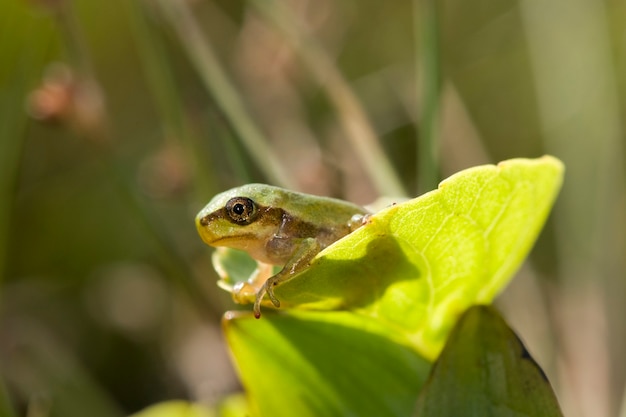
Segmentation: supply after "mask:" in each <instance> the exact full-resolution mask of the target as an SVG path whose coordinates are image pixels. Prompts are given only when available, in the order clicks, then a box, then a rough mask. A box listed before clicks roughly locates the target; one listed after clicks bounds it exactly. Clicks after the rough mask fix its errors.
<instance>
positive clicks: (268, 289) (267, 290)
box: [253, 275, 280, 319]
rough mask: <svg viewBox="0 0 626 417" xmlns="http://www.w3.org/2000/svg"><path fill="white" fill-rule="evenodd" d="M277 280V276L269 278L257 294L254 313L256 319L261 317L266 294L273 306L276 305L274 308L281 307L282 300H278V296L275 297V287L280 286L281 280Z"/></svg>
mask: <svg viewBox="0 0 626 417" xmlns="http://www.w3.org/2000/svg"><path fill="white" fill-rule="evenodd" d="M277 278H278V277H277V276H276V275H274V276H273V277H270V278H268V279H267V281H265V284H263V286H262V287H261V288H260V289H259V291H257V293H256V300H255V301H254V308H253V311H254V317H256V318H257V319H258V318H260V317H261V301H263V297H265V294H267V296H268V297H269V299H270V301H271V302H272V304H274V307H276V308H279V307H280V300H278V298H276V296H275V295H274V285H276V284H278V282H279V279H277Z"/></svg>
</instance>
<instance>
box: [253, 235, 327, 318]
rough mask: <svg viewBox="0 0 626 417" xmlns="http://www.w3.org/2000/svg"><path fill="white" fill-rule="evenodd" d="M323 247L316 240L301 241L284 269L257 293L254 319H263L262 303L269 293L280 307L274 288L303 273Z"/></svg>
mask: <svg viewBox="0 0 626 417" xmlns="http://www.w3.org/2000/svg"><path fill="white" fill-rule="evenodd" d="M320 249H321V247H320V244H319V242H318V241H317V240H316V239H314V238H306V239H302V241H300V243H299V245H298V248H297V250H296V251H295V252H294V254H293V255H292V257H291V258H290V259H289V261H287V263H286V264H285V266H284V267H283V269H281V270H280V272H278V273H277V274H276V275H274V276H271V277H269V278H268V279H267V280H266V281H265V284H263V286H262V287H261V288H260V289H259V291H258V292H257V293H256V301H255V302H254V317H256V318H257V319H258V318H259V317H261V301H263V297H264V296H265V294H266V293H267V296H268V297H269V299H270V300H271V301H272V304H274V306H276V307H277V308H278V307H280V301H279V300H278V298H276V296H275V295H274V286H276V285H278V284H280V283H281V282H284V281H287V280H289V279H291V278H292V277H293V276H294V275H295V274H297V273H298V272H300V271H302V270H303V269H304V268H306V267H307V266H308V265H309V262H310V261H311V260H312V259H313V258H314V257H315V255H317V253H318V252H319V251H320Z"/></svg>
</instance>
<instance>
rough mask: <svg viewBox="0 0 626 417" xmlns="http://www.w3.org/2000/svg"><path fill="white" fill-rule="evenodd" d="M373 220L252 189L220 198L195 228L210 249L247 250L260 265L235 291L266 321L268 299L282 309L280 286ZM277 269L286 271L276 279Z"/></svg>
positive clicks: (321, 202)
mask: <svg viewBox="0 0 626 417" xmlns="http://www.w3.org/2000/svg"><path fill="white" fill-rule="evenodd" d="M369 216H370V212H369V211H368V210H366V209H365V208H364V207H361V206H359V205H357V204H353V203H350V202H347V201H343V200H340V199H336V198H330V197H323V196H317V195H311V194H305V193H301V192H296V191H290V190H286V189H283V188H280V187H275V186H271V185H266V184H247V185H243V186H240V187H236V188H232V189H230V190H228V191H224V192H222V193H220V194H217V195H216V196H215V197H213V198H212V199H211V200H210V202H209V203H208V204H207V205H206V206H205V207H204V208H203V209H202V210H200V212H199V213H198V215H197V216H196V219H195V223H196V227H197V229H198V233H199V234H200V237H201V239H202V240H203V241H204V242H205V243H206V244H208V245H210V246H213V247H221V246H223V247H228V248H232V249H238V250H242V251H245V252H247V253H248V255H249V256H250V257H252V258H253V259H254V260H255V261H256V262H257V265H258V267H257V270H256V273H255V274H253V275H252V276H251V277H250V278H249V279H248V281H247V282H241V283H239V284H238V285H236V286H235V287H234V288H233V298H234V299H235V301H236V302H238V301H241V300H245V299H248V297H254V299H255V301H254V307H253V312H254V316H255V317H256V318H260V317H261V303H262V301H263V298H264V297H265V296H266V295H267V297H268V298H269V299H270V301H271V303H272V304H273V305H274V306H275V307H276V308H279V307H280V300H278V298H277V297H276V296H275V295H274V287H275V286H277V285H279V284H281V283H283V282H285V281H288V280H289V279H291V278H292V277H294V276H295V275H297V274H298V273H300V272H302V271H303V270H305V269H306V268H308V267H309V265H310V262H311V261H312V260H313V259H314V258H315V256H316V255H317V254H318V253H319V252H320V251H321V250H323V249H324V248H326V247H328V246H330V245H331V244H333V243H334V242H336V241H337V240H339V239H341V238H342V237H344V236H346V235H348V234H350V233H352V232H354V231H355V230H356V229H358V228H359V227H361V226H362V225H363V224H365V223H366V222H367V218H368V217H369ZM275 265H276V266H278V267H282V268H281V269H280V270H279V271H278V272H277V273H276V274H274V273H273V271H274V268H273V266H275Z"/></svg>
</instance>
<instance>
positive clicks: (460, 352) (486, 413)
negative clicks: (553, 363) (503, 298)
mask: <svg viewBox="0 0 626 417" xmlns="http://www.w3.org/2000/svg"><path fill="white" fill-rule="evenodd" d="M414 415H415V416H418V417H431V416H436V417H448V416H450V417H458V416H465V417H472V416H476V417H508V416H510V417H562V416H563V414H562V413H561V410H560V408H559V405H558V402H557V400H556V397H555V395H554V392H553V391H552V387H551V386H550V383H549V382H548V380H547V378H546V376H545V374H544V373H543V371H542V370H541V368H540V367H539V365H537V363H536V362H535V361H534V360H533V358H532V357H531V356H530V354H529V353H528V351H527V350H526V348H525V347H524V345H523V344H522V342H521V341H520V340H519V338H518V337H517V336H516V335H515V333H513V331H512V330H511V329H510V328H509V327H508V326H507V324H506V322H505V321H504V320H503V319H502V317H500V315H499V314H498V313H497V312H496V311H495V309H493V308H491V307H486V306H476V307H472V308H470V309H469V310H468V311H467V312H466V313H465V314H464V315H463V316H462V317H461V319H460V320H459V322H458V323H457V325H456V327H455V328H454V330H453V331H452V332H451V334H450V337H449V339H448V342H447V343H446V346H445V348H444V349H443V352H442V353H441V356H440V357H439V359H437V362H435V364H434V366H433V369H432V371H431V375H430V377H429V379H428V382H427V383H426V385H425V386H424V389H423V390H422V392H421V394H420V397H419V400H418V402H417V407H416V412H415V414H414Z"/></svg>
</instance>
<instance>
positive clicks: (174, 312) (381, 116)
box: [0, 0, 626, 417]
mask: <svg viewBox="0 0 626 417" xmlns="http://www.w3.org/2000/svg"><path fill="white" fill-rule="evenodd" d="M0 4H1V8H2V12H1V13H0V274H1V275H0V297H1V298H0V416H3V417H4V416H7V417H13V416H29V417H33V416H46V417H47V416H55V417H56V416H63V417H68V416H69V417H72V416H86V415H89V416H96V417H99V416H102V417H109V416H124V415H128V414H131V413H134V412H137V411H138V410H141V409H143V408H144V407H146V406H149V405H151V404H154V403H157V402H160V401H165V400H168V399H174V398H182V399H191V400H194V401H201V402H203V403H206V404H209V405H214V404H217V403H219V401H221V399H223V398H224V397H225V396H226V395H228V394H230V393H233V392H238V391H239V390H240V389H241V388H240V386H239V384H238V381H237V378H236V375H235V373H234V370H233V368H232V365H231V364H230V362H229V358H228V353H227V350H226V347H225V345H224V342H223V340H222V337H221V331H220V318H221V315H222V314H223V312H224V311H226V310H227V309H233V308H236V307H235V306H234V305H233V304H232V302H231V301H230V299H229V295H228V294H227V293H226V292H224V291H221V290H219V289H218V288H217V287H216V286H215V281H216V279H217V277H216V275H215V273H214V271H213V268H212V267H211V264H210V254H211V249H210V248H208V247H206V246H205V245H204V244H203V243H202V242H201V241H200V239H199V237H198V236H197V233H196V231H195V226H194V223H193V219H194V216H195V214H196V212H197V211H198V210H199V209H200V208H201V207H202V206H203V205H204V204H206V203H207V202H208V200H209V199H210V198H211V197H212V196H213V195H214V194H215V193H217V192H219V191H222V190H224V189H226V188H230V187H233V186H236V185H241V184H244V183H247V182H253V181H254V182H266V183H271V184H274V185H279V186H285V187H289V188H293V189H298V190H301V191H305V192H310V193H316V194H323V195H330V196H336V197H341V198H345V199H348V200H351V201H354V202H356V203H360V204H367V203H370V202H372V201H373V200H374V199H376V198H377V197H379V196H382V195H385V196H391V197H398V196H402V195H405V196H415V195H418V194H420V193H423V192H425V191H428V190H430V189H432V188H434V187H436V184H437V182H438V181H439V180H440V179H442V178H444V177H446V176H447V175H449V174H451V173H453V172H455V171H457V170H460V169H463V168H467V167H470V166H472V165H477V164H482V163H493V162H497V161H500V160H503V159H508V158H512V157H538V156H541V155H542V154H545V153H549V154H552V155H555V156H557V157H559V158H561V159H562V160H563V161H564V162H565V164H566V167H567V173H566V178H565V185H564V188H563V191H562V193H561V195H560V198H559V200H558V202H557V206H556V208H555V210H554V212H553V214H552V216H551V218H550V220H549V222H548V224H547V225H546V228H545V230H544V232H543V234H542V236H541V238H540V240H539V241H538V243H537V245H536V247H535V249H534V251H533V253H532V255H531V257H530V258H529V261H528V262H527V263H526V265H525V266H524V267H523V268H522V270H521V271H520V273H519V274H518V275H517V277H516V278H515V280H514V281H513V282H512V284H511V285H510V286H509V288H508V289H507V290H506V291H505V293H504V294H503V295H502V296H501V297H500V298H499V300H498V306H499V307H500V309H501V310H502V311H503V312H504V314H505V316H506V317H507V318H508V320H509V321H510V323H511V324H512V326H513V327H514V328H515V329H516V330H517V331H518V333H519V334H520V336H521V337H522V339H524V340H525V341H526V343H527V345H528V347H529V349H530V351H531V352H532V353H533V354H534V355H535V357H536V359H537V360H538V361H539V363H540V364H541V365H542V367H543V368H544V370H545V371H546V373H547V374H548V376H549V378H550V380H551V381H552V383H553V385H554V386H555V389H556V392H557V395H558V396H559V398H560V401H561V403H562V407H563V409H564V412H565V415H567V416H571V417H577V416H581V417H582V416H589V417H592V416H593V417H596V416H617V415H619V416H626V405H625V400H624V398H626V395H625V391H624V385H625V379H626V355H625V354H624V353H625V352H626V303H625V300H626V266H625V261H624V258H625V257H626V243H625V238H624V232H625V231H626V188H625V184H624V182H625V177H624V158H625V154H624V142H625V140H624V138H625V136H624V128H625V121H626V117H625V116H626V114H625V111H624V109H625V105H626V102H625V100H626V71H625V70H626V67H625V66H626V2H623V1H619V0H548V1H546V0H544V1H538V0H497V1H496V0H481V1H474V2H467V1H458V0H456V1H455V0H440V1H437V0H415V1H413V2H410V1H407V2H393V3H385V2H379V1H372V0H360V1H356V0H345V1H342V2H333V1H329V0H316V1H311V0H288V1H286V0H285V1H280V2H278V1H269V0H267V1H262V0H251V1H248V2H243V1H232V0H219V1H217V0H216V1H211V0H186V1H185V0H150V1H148V0H109V1H106V2H94V1H80V0H30V1H26V0H0Z"/></svg>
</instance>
